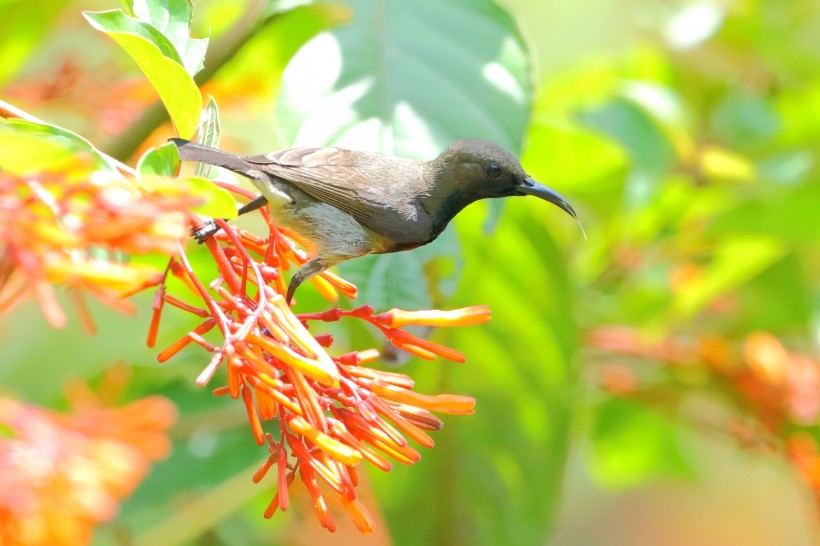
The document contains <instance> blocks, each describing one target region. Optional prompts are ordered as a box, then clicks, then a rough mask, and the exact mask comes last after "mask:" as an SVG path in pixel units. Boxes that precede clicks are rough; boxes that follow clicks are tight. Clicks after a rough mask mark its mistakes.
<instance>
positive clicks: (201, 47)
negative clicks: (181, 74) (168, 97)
mask: <svg viewBox="0 0 820 546" xmlns="http://www.w3.org/2000/svg"><path fill="white" fill-rule="evenodd" d="M133 10H134V16H135V17H137V18H138V19H140V20H142V21H145V22H146V23H149V24H150V25H151V26H153V27H154V28H156V29H157V30H158V31H160V32H161V33H162V34H163V36H165V38H167V40H168V41H169V42H171V44H172V45H173V47H174V49H175V50H176V52H177V54H178V55H179V57H180V58H181V60H182V65H183V66H184V67H185V70H187V71H188V74H190V75H191V76H193V75H194V74H196V73H197V72H199V71H200V70H202V63H203V61H204V60H205V50H206V49H207V48H208V39H207V38H191V17H192V15H193V12H192V9H191V2H190V0H163V1H157V0H134V4H133Z"/></svg>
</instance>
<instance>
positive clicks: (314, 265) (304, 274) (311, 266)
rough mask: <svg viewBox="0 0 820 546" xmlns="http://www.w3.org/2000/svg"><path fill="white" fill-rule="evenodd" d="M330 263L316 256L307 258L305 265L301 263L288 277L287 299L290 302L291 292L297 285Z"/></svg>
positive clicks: (294, 290) (292, 292)
mask: <svg viewBox="0 0 820 546" xmlns="http://www.w3.org/2000/svg"><path fill="white" fill-rule="evenodd" d="M330 265H331V264H327V263H325V261H324V260H323V259H322V258H320V257H319V256H316V257H315V258H313V259H312V260H309V261H308V262H307V263H305V265H303V266H302V267H301V268H300V269H299V271H297V272H296V273H294V274H293V277H291V278H290V284H288V296H287V301H288V304H290V300H292V299H293V294H294V292H296V289H297V288H299V285H300V284H302V283H303V282H305V281H306V280H308V279H309V278H311V277H312V276H314V275H317V274H319V273H321V272H322V271H324V270H325V269H327V268H328V267H330Z"/></svg>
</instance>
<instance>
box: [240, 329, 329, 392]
mask: <svg viewBox="0 0 820 546" xmlns="http://www.w3.org/2000/svg"><path fill="white" fill-rule="evenodd" d="M245 339H246V340H247V341H248V342H250V343H253V344H255V345H257V346H259V347H261V348H262V349H263V350H264V351H265V352H266V353H268V354H269V355H271V356H272V357H274V358H277V359H279V360H280V361H282V362H283V363H285V364H287V365H288V366H290V367H292V368H293V369H295V370H298V371H300V372H302V373H303V374H305V375H306V376H308V377H310V378H311V379H313V380H314V381H317V382H319V383H320V384H322V385H325V386H334V385H338V383H339V379H340V376H339V369H338V368H337V367H336V363H335V362H333V360H332V359H331V358H330V356H328V355H327V353H326V352H324V351H323V350H322V351H321V352H320V354H319V355H318V358H308V357H306V356H303V355H301V354H299V353H297V352H296V351H294V350H293V349H291V348H290V347H288V346H287V345H285V344H282V343H279V342H277V341H276V340H274V339H272V338H269V337H266V336H265V337H263V336H258V335H256V334H248V335H247V336H246V338H245ZM311 339H312V338H311ZM317 347H318V344H317ZM320 349H321V347H320ZM322 357H324V358H322Z"/></svg>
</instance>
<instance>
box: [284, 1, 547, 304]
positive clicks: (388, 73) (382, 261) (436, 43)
mask: <svg viewBox="0 0 820 546" xmlns="http://www.w3.org/2000/svg"><path fill="white" fill-rule="evenodd" d="M349 3H350V6H351V7H352V8H353V11H354V14H355V17H354V19H353V22H352V24H350V25H346V26H343V27H340V28H338V29H336V30H333V31H330V32H324V33H322V34H320V35H319V36H317V37H316V38H314V39H313V40H312V41H310V42H309V43H308V44H307V45H305V46H304V47H303V48H302V49H301V50H300V51H299V53H297V54H296V56H295V57H294V58H293V59H292V60H291V62H290V64H289V65H288V67H287V69H286V70H285V73H284V75H283V82H282V91H281V94H280V100H279V101H278V103H277V121H278V124H277V127H278V129H279V130H280V131H281V134H282V137H283V140H284V143H285V146H289V145H303V144H304V145H312V146H315V145H320V144H333V145H339V146H344V147H348V148H353V149H370V150H380V151H382V152H385V153H389V154H394V155H399V156H404V157H414V158H424V159H430V158H432V157H435V156H436V155H438V154H439V153H440V152H441V151H442V150H443V149H444V148H445V147H446V146H447V145H448V144H450V143H451V142H452V141H454V140H456V139H459V138H485V139H488V140H492V141H494V142H496V143H498V144H500V145H502V146H504V147H505V148H507V149H510V150H513V151H518V150H519V149H520V147H521V143H522V137H523V133H524V129H525V127H526V124H527V118H528V114H529V108H530V104H531V100H532V86H531V81H530V59H529V56H528V54H527V50H526V47H525V45H524V42H523V40H522V38H521V36H520V34H519V32H518V30H517V28H516V25H515V23H514V22H513V20H512V19H511V17H510V16H509V14H507V13H506V12H505V11H503V10H502V9H501V8H499V7H498V6H497V5H496V4H495V3H493V2H491V1H490V0H453V1H449V2H440V1H438V0H420V1H416V2H406V1H403V0H353V1H351V2H349ZM317 66H322V67H323V69H322V70H321V71H317V70H316V67H317ZM430 247H431V248H430V252H431V256H450V255H457V253H458V244H457V240H456V239H455V238H452V237H446V238H445V237H441V238H439V240H437V241H435V242H434V243H432V244H431V245H430ZM415 259H416V260H418V257H416V258H415ZM365 263H366V264H368V265H369V266H370V267H371V268H372V269H373V270H374V271H373V274H372V275H369V276H368V275H367V274H364V275H363V276H366V277H368V278H369V279H370V280H376V278H378V277H380V276H382V277H384V275H388V277H384V279H385V280H384V282H380V283H379V284H378V286H377V287H376V288H374V290H378V291H379V292H381V294H380V295H378V296H377V298H378V299H377V301H379V302H384V301H400V302H404V303H405V304H406V305H409V306H413V304H414V303H415V304H416V305H415V306H420V305H423V304H425V303H428V302H429V301H430V295H429V294H428V295H424V294H422V287H423V286H424V283H423V282H422V279H423V278H424V277H423V275H422V273H421V271H422V270H423V269H424V267H425V266H424V265H423V264H421V265H414V262H413V259H412V258H408V257H405V256H403V255H400V254H395V255H385V256H379V257H375V258H370V259H368V260H367V261H366V262H365ZM362 266H363V264H359V265H357V266H353V265H351V267H357V268H358V267H362ZM388 279H389V280H388ZM408 283H411V284H408ZM438 290H439V288H435V287H434V291H438ZM414 293H415V294H416V295H415V296H413V295H412V294H414ZM444 295H446V293H445V294H444Z"/></svg>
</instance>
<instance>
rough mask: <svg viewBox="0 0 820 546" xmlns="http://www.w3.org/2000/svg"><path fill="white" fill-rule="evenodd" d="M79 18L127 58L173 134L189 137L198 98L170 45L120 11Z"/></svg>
mask: <svg viewBox="0 0 820 546" xmlns="http://www.w3.org/2000/svg"><path fill="white" fill-rule="evenodd" d="M83 15H84V16H85V18H86V19H87V20H88V22H89V23H90V24H91V26H93V27H94V28H96V29H97V30H99V31H101V32H104V33H106V34H107V35H108V36H110V37H111V38H112V39H113V40H114V41H115V42H117V43H118V44H119V45H120V46H121V47H122V48H123V49H124V50H125V51H126V52H127V53H128V54H129V55H130V56H131V58H132V59H133V60H134V62H136V63H137V66H139V68H140V70H142V72H143V74H145V77H147V78H148V80H149V81H150V82H151V85H153V86H154V89H155V90H156V91H157V94H158V95H159V97H160V99H162V102H163V104H164V105H165V108H166V109H167V110H168V115H169V116H170V117H171V121H172V122H173V124H174V127H175V128H176V130H177V134H179V136H181V137H184V138H189V137H191V136H192V135H193V133H194V131H195V130H196V127H197V125H198V123H199V113H200V109H201V106H202V97H201V95H200V93H199V88H198V87H197V86H196V84H195V83H194V80H193V78H192V77H191V75H190V74H189V73H188V72H187V71H186V69H185V67H184V66H183V64H182V62H183V61H182V58H181V57H180V55H179V53H178V52H177V50H176V48H175V46H174V44H173V43H171V42H170V41H169V40H168V38H166V37H165V36H164V35H163V34H162V33H161V32H160V31H159V30H158V29H156V28H155V27H154V26H153V25H150V24H148V23H145V22H143V21H140V20H139V19H135V18H133V17H129V16H127V15H126V14H125V13H123V12H122V11H120V10H115V11H103V12H84V13H83Z"/></svg>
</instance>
